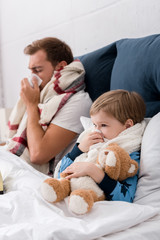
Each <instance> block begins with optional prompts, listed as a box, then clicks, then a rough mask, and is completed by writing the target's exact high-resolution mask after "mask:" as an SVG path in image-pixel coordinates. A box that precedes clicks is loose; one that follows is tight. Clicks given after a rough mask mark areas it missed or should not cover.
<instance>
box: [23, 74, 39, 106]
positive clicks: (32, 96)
mask: <svg viewBox="0 0 160 240" xmlns="http://www.w3.org/2000/svg"><path fill="white" fill-rule="evenodd" d="M32 82H33V87H31V86H30V84H29V82H28V79H27V78H24V79H22V81H21V91H20V97H21V99H22V100H23V101H24V103H25V105H26V106H28V105H38V103H39V101H40V89H39V86H38V83H37V80H36V78H33V80H32Z"/></svg>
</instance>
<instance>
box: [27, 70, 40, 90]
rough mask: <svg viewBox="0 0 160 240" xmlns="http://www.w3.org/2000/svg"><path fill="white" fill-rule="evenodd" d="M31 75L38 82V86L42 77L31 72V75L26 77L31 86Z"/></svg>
mask: <svg viewBox="0 0 160 240" xmlns="http://www.w3.org/2000/svg"><path fill="white" fill-rule="evenodd" d="M33 77H36V79H37V82H38V86H40V85H41V83H42V79H41V78H40V77H39V76H38V75H36V74H35V73H32V74H31V76H29V77H28V82H29V83H30V85H31V87H33V83H32V79H33Z"/></svg>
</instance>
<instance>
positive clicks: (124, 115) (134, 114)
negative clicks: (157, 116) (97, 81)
mask: <svg viewBox="0 0 160 240" xmlns="http://www.w3.org/2000/svg"><path fill="white" fill-rule="evenodd" d="M100 110H102V111H104V112H106V113H107V114H109V115H112V116H113V117H115V118H116V119H117V120H118V121H120V122H121V123H122V124H125V122H126V121H127V119H132V120H133V123H134V124H136V123H140V122H141V121H142V120H143V119H144V116H145V111H146V106H145V103H144V100H143V98H142V97H141V96H140V95H139V94H138V93H136V92H129V91H126V90H121V89H118V90H112V91H108V92H106V93H104V94H102V95H101V96H100V97H98V98H97V99H96V100H95V101H94V102H93V104H92V106H91V109H90V115H94V114H96V113H98V112H99V111H100Z"/></svg>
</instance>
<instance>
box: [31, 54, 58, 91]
mask: <svg viewBox="0 0 160 240" xmlns="http://www.w3.org/2000/svg"><path fill="white" fill-rule="evenodd" d="M28 68H29V69H30V70H31V72H32V73H35V74H37V75H38V76H39V77H40V78H41V79H42V80H43V82H42V84H41V86H40V89H43V88H44V86H45V85H46V84H47V83H48V82H49V81H50V80H51V78H52V76H53V72H54V70H55V68H54V67H53V66H52V64H51V62H49V61H48V60H47V55H46V52H45V51H43V50H38V51H37V52H36V53H34V54H33V55H30V60H29V67H28Z"/></svg>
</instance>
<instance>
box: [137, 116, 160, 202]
mask: <svg viewBox="0 0 160 240" xmlns="http://www.w3.org/2000/svg"><path fill="white" fill-rule="evenodd" d="M134 202H135V203H138V204H149V205H152V206H154V207H160V113H158V114H157V115H155V116H154V117H153V118H152V119H151V120H150V121H149V123H148V125H147V127H146V130H145V132H144V136H143V139H142V146H141V160H140V171H139V180H138V185H137V191H136V195H135V199H134Z"/></svg>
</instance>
